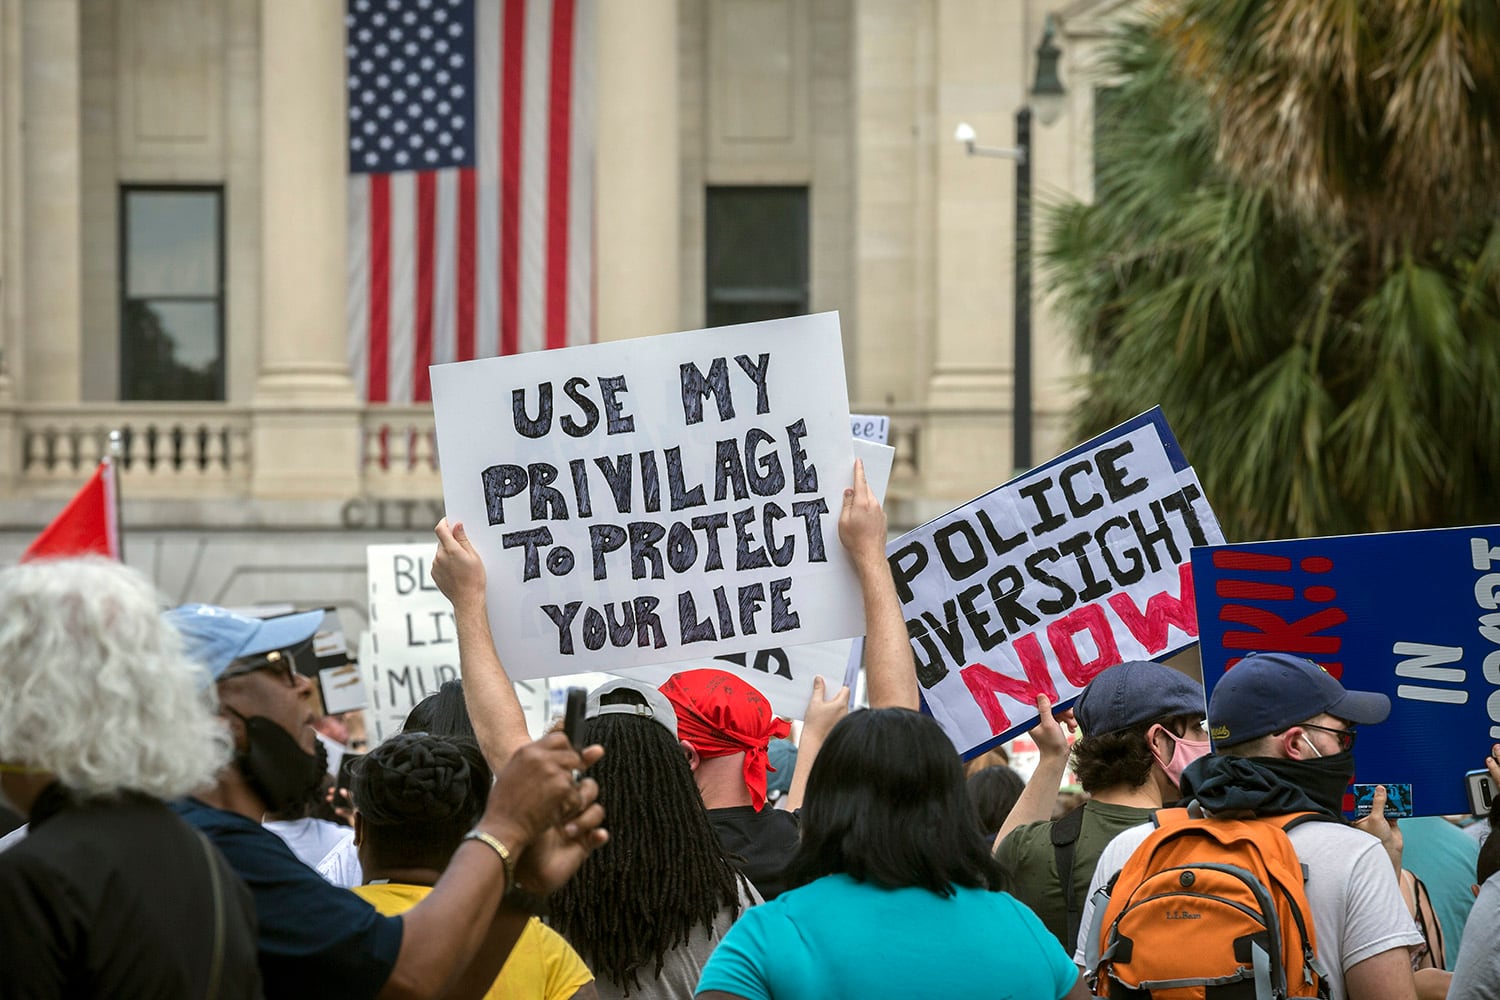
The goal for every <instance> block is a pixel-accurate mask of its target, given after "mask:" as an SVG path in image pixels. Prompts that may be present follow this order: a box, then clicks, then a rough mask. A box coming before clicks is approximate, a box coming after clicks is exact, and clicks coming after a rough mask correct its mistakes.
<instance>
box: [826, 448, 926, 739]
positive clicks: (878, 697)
mask: <svg viewBox="0 0 1500 1000" xmlns="http://www.w3.org/2000/svg"><path fill="white" fill-rule="evenodd" d="M839 541H840V542H842V543H843V545H844V549H845V550H846V551H847V552H848V553H849V560H850V561H851V562H852V563H853V564H854V570H855V572H856V573H858V574H859V589H860V592H861V593H862V594H863V595H864V602H865V686H866V690H867V692H868V694H869V699H870V707H871V708H912V709H914V708H917V707H919V701H918V698H917V664H916V660H915V658H914V657H913V656H912V651H911V638H910V637H909V636H908V635H907V633H906V619H905V618H904V617H903V616H902V614H901V602H900V601H899V600H897V599H896V581H895V580H893V579H892V578H891V567H890V564H889V563H887V562H886V561H885V511H884V510H882V509H881V507H880V501H879V500H876V499H875V494H874V493H872V492H871V491H870V484H869V483H868V482H866V481H865V464H864V463H863V462H861V461H860V460H859V459H857V458H856V459H855V460H854V486H853V487H852V488H850V489H847V490H845V491H844V507H843V509H842V510H841V511H839Z"/></svg>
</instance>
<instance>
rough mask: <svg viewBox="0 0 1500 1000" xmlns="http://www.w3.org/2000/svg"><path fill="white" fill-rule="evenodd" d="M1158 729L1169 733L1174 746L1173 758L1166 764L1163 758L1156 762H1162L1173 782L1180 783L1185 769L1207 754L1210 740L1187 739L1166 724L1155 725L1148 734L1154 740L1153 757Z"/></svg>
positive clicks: (1168, 736)
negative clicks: (1162, 760)
mask: <svg viewBox="0 0 1500 1000" xmlns="http://www.w3.org/2000/svg"><path fill="white" fill-rule="evenodd" d="M1157 729H1160V730H1161V731H1162V732H1163V733H1165V734H1166V735H1167V738H1168V739H1170V740H1171V741H1172V742H1173V744H1174V745H1173V747H1172V759H1171V760H1169V761H1167V762H1166V763H1165V764H1162V762H1161V759H1160V758H1157V760H1156V762H1157V763H1158V764H1161V769H1162V770H1163V771H1165V772H1166V773H1167V777H1168V778H1171V779H1172V784H1174V785H1179V784H1181V783H1182V772H1183V770H1184V769H1185V768H1186V767H1187V766H1188V765H1189V764H1191V763H1192V762H1193V761H1195V760H1197V759H1198V758H1199V757H1205V756H1207V755H1208V751H1209V749H1210V748H1211V744H1210V742H1209V741H1208V740H1190V739H1186V738H1185V737H1182V736H1178V735H1177V734H1175V733H1173V732H1172V731H1171V730H1170V729H1168V728H1167V727H1165V726H1160V725H1158V726H1153V727H1152V731H1151V732H1149V733H1147V734H1146V736H1147V738H1148V739H1150V740H1152V744H1151V756H1152V757H1156V743H1155V740H1156V733H1155V730H1157Z"/></svg>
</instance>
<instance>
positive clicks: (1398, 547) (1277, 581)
mask: <svg viewBox="0 0 1500 1000" xmlns="http://www.w3.org/2000/svg"><path fill="white" fill-rule="evenodd" d="M1193 573H1194V578H1195V579H1196V580H1197V581H1198V588H1199V589H1198V621H1199V625H1200V627H1201V630H1202V637H1201V638H1202V647H1201V652H1202V656H1203V680H1204V683H1205V684H1206V685H1208V686H1209V689H1210V690H1212V688H1213V685H1214V684H1215V683H1217V682H1218V680H1219V679H1220V678H1222V677H1223V676H1224V672H1225V671H1226V670H1229V669H1233V665H1234V664H1235V663H1237V662H1238V661H1239V660H1240V658H1241V657H1244V656H1245V655H1247V654H1249V653H1252V652H1283V653H1294V654H1296V655H1298V656H1305V657H1307V658H1308V659H1310V660H1312V661H1314V662H1316V663H1318V664H1320V665H1322V667H1323V668H1324V669H1325V670H1327V671H1328V672H1329V673H1330V674H1332V675H1333V676H1335V677H1337V678H1339V680H1340V681H1341V682H1342V683H1343V684H1344V686H1345V687H1351V688H1356V689H1361V690H1365V691H1381V692H1384V693H1385V694H1387V695H1389V696H1390V699H1391V717H1390V719H1389V720H1388V721H1386V722H1384V723H1382V724H1380V725H1378V726H1370V727H1367V728H1366V729H1365V730H1364V731H1362V733H1361V735H1360V740H1359V743H1358V745H1357V746H1356V747H1355V749H1354V758H1355V764H1356V768H1357V770H1356V772H1355V776H1354V780H1355V781H1356V782H1359V783H1362V784H1363V783H1369V784H1393V783H1408V784H1410V785H1411V790H1412V802H1411V805H1412V808H1413V810H1414V812H1415V813H1416V814H1417V815H1419V816H1436V815H1450V814H1456V813H1467V812H1468V811H1469V804H1468V796H1467V793H1466V791H1465V788H1464V772H1465V771H1468V770H1471V769H1473V768H1478V767H1481V766H1483V763H1484V758H1485V756H1486V755H1487V754H1488V753H1489V752H1490V747H1491V746H1492V745H1493V744H1495V743H1497V742H1500V525H1487V526H1483V527H1476V528H1441V529H1437V530H1433V531H1399V532H1391V533H1387V534H1376V535H1342V536H1337V537H1333V538H1305V539H1297V540H1293V541H1279V542H1255V543H1250V544H1244V545H1217V546H1212V547H1209V548H1203V549H1197V550H1195V551H1194V552H1193ZM1226 736H1227V737H1229V738H1230V739H1232V734H1218V735H1216V737H1215V738H1216V739H1219V740H1223V739H1225V737H1226ZM1345 805H1346V810H1347V811H1349V812H1352V811H1353V804H1352V802H1346V803H1345Z"/></svg>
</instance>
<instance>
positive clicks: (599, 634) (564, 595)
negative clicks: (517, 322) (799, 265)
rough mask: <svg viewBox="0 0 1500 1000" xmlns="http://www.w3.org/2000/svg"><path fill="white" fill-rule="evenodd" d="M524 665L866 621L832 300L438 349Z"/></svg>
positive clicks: (508, 628) (447, 473) (441, 401)
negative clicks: (525, 350) (845, 536)
mask: <svg viewBox="0 0 1500 1000" xmlns="http://www.w3.org/2000/svg"><path fill="white" fill-rule="evenodd" d="M432 397H433V409H434V412H435V416H436V423H437V440H438V451H439V454H440V456H441V459H442V474H443V496H444V500H445V501H446V505H447V510H448V516H449V518H450V520H452V521H457V522H462V523H463V524H464V526H465V528H466V530H467V531H468V534H469V537H470V538H471V539H472V540H473V542H474V544H475V546H476V548H477V549H478V550H479V552H480V555H481V556H482V557H483V559H484V563H485V567H486V570H487V571H488V576H489V593H488V596H489V609H490V619H491V623H492V626H493V630H494V633H495V643H496V646H497V648H498V649H499V652H500V655H501V657H502V659H503V661H504V663H505V666H506V669H507V670H508V671H509V672H510V674H511V676H512V677H514V678H518V679H519V678H527V677H542V676H549V675H552V674H560V673H574V672H578V671H584V670H613V669H617V668H622V667H630V666H639V665H643V664H649V663H663V662H671V661H674V660H683V659H692V658H699V657H712V656H717V655H720V654H725V653H739V652H743V651H744V650H746V649H751V648H757V647H760V646H784V645H786V646H789V645H795V644H797V643H803V642H816V641H820V640H824V639H842V638H848V637H849V636H854V635H862V634H863V633H864V615H863V610H862V606H861V602H860V594H859V585H858V581H857V579H856V577H855V575H854V572H853V569H852V568H851V566H850V565H849V562H848V559H847V558H846V557H845V555H844V552H843V549H842V548H841V547H840V545H839V541H838V514H839V509H840V505H841V504H842V498H843V490H844V488H845V487H846V486H848V485H849V483H850V482H851V479H852V469H853V458H852V450H851V444H850V433H849V427H850V424H849V401H848V396H847V392H846V389H845V383H844V364H843V350H842V346H841V344H840V340H839V325H838V316H837V314H835V313H823V314H819V315H815V316H803V317H797V318H795V319H787V320H775V321H771V322H766V323H750V324H745V325H743V326H735V327H726V328H722V329H717V330H701V331H695V332H691V333H678V334H669V335H663V336H659V337H649V338H644V339H640V340H631V341H621V342H616V343H609V344H594V345H590V346H585V347H575V348H567V349H563V350H554V351H539V352H535V353H531V354H521V355H514V356H511V357H504V358H488V359H484V360H480V361H465V362H460V363H456V364H450V365H436V366H434V367H433V368H432Z"/></svg>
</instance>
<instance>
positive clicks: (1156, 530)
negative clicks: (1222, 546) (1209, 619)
mask: <svg viewBox="0 0 1500 1000" xmlns="http://www.w3.org/2000/svg"><path fill="white" fill-rule="evenodd" d="M1222 539H1223V535H1222V533H1221V532H1220V530H1219V523H1218V520H1217V519H1216V518H1215V517H1214V515H1213V512H1212V511H1211V510H1210V509H1209V507H1208V504H1207V502H1206V501H1205V500H1204V498H1203V490H1202V489H1201V487H1200V486H1199V485H1198V479H1197V476H1195V475H1194V474H1193V470H1192V468H1191V467H1190V466H1188V464H1187V461H1186V459H1184V458H1183V456H1182V450H1181V448H1179V447H1178V445H1177V441H1176V439H1175V438H1174V437H1173V436H1172V432H1171V429H1170V428H1169V427H1167V422H1166V418H1164V417H1163V416H1162V414H1161V410H1160V409H1153V410H1151V411H1149V412H1147V413H1143V414H1141V415H1140V416H1139V417H1136V418H1134V419H1132V420H1129V421H1127V422H1126V423H1123V424H1121V425H1120V426H1119V427H1116V428H1114V429H1113V430H1111V431H1109V432H1107V433H1105V434H1102V435H1100V436H1099V437H1097V438H1095V439H1093V440H1092V441H1089V442H1087V443H1086V444H1083V445H1080V446H1079V447H1077V448H1075V449H1073V450H1072V451H1070V452H1068V453H1067V454H1065V455H1062V456H1060V457H1059V458H1056V459H1054V460H1053V461H1051V462H1048V463H1047V464H1046V465H1043V466H1041V467H1040V468H1037V469H1034V470H1032V471H1031V472H1029V473H1027V474H1026V475H1024V476H1021V477H1018V478H1017V479H1014V480H1012V481H1011V482H1009V483H1006V484H1005V485H1003V486H1000V487H998V488H996V489H994V490H991V491H990V492H989V493H986V494H985V495H984V496H981V497H979V498H978V499H976V500H972V501H970V502H969V503H967V504H965V505H964V506H962V507H960V508H958V509H957V510H954V511H950V512H949V513H947V514H944V515H943V516H942V517H939V518H937V519H936V520H934V521H930V522H928V523H927V524H925V525H923V526H922V527H920V528H917V529H916V530H915V531H912V532H910V533H908V534H906V535H903V536H902V537H901V538H898V539H897V540H896V541H894V542H892V543H891V544H890V545H889V546H888V547H887V549H886V552H887V555H888V558H889V560H890V564H891V571H892V573H893V575H894V576H895V579H896V592H897V596H898V597H899V598H900V599H901V604H902V608H903V611H904V612H905V614H906V619H907V630H908V631H909V632H910V633H911V637H912V647H913V649H914V650H915V652H916V660H917V679H918V681H919V682H920V683H921V686H922V694H923V698H924V701H925V703H926V705H927V707H928V709H929V710H930V711H931V712H932V715H933V717H934V718H936V719H937V721H938V722H939V723H941V724H942V726H943V728H944V729H945V730H946V731H947V732H948V735H949V736H950V737H952V739H953V742H954V745H955V746H957V747H958V749H959V750H960V751H961V752H963V753H964V755H965V756H966V757H972V756H975V755H977V754H979V753H981V752H983V751H984V750H987V749H989V748H990V747H991V746H994V745H995V744H997V743H1001V742H1004V741H1005V740H1008V739H1010V738H1011V737H1012V736H1014V735H1016V734H1017V733H1019V732H1022V731H1023V730H1025V729H1028V728H1030V726H1031V725H1032V723H1033V721H1034V720H1035V719H1036V704H1035V701H1036V695H1037V694H1038V693H1046V694H1047V695H1048V696H1049V697H1050V698H1051V699H1052V702H1053V704H1054V705H1057V706H1060V707H1065V706H1067V705H1069V704H1071V703H1072V700H1073V699H1074V698H1076V697H1077V695H1078V693H1079V692H1080V691H1082V690H1083V688H1084V686H1085V685H1087V684H1088V682H1089V681H1091V680H1092V679H1093V678H1094V676H1095V675H1097V674H1098V673H1099V672H1100V671H1102V670H1104V669H1105V668H1107V667H1111V666H1114V665H1115V664H1116V663H1120V662H1122V661H1124V660H1145V659H1161V658H1164V657H1166V656H1169V655H1171V654H1172V653H1174V652H1176V651H1178V650H1179V649H1182V648H1183V647H1185V646H1188V645H1190V644H1192V643H1193V642H1194V641H1196V639H1197V634H1198V629H1197V623H1196V621H1195V619H1194V616H1193V581H1192V574H1191V570H1190V568H1189V562H1188V559H1189V552H1190V550H1191V548H1192V546H1194V545H1207V544H1212V543H1216V542H1219V541H1222Z"/></svg>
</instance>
